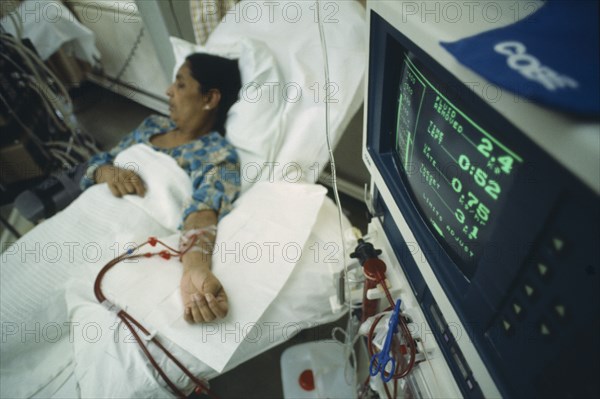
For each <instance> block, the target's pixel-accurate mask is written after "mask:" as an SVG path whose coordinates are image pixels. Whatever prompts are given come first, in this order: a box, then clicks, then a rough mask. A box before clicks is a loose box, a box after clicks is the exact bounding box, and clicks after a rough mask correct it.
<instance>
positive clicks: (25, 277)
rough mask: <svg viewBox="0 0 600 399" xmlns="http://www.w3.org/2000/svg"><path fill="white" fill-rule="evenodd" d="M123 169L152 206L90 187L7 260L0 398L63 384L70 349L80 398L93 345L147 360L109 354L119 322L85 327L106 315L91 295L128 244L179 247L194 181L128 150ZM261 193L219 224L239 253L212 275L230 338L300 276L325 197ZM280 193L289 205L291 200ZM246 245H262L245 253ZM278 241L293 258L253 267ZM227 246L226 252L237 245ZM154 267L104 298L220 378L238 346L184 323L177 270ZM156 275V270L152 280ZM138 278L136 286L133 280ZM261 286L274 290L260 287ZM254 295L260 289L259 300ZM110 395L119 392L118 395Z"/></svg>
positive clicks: (153, 157) (0, 275)
mask: <svg viewBox="0 0 600 399" xmlns="http://www.w3.org/2000/svg"><path fill="white" fill-rule="evenodd" d="M116 162H118V163H119V164H120V165H125V164H128V163H129V165H132V166H134V167H136V168H138V172H139V173H140V175H141V176H142V178H143V179H144V181H145V182H146V184H147V195H146V197H145V198H143V199H141V198H138V197H135V196H126V197H125V198H123V199H121V198H115V197H113V196H112V194H111V193H110V191H109V190H108V187H107V186H106V185H97V186H94V187H91V188H90V189H88V190H86V191H85V192H84V193H83V194H82V195H81V196H80V197H79V198H78V199H77V200H76V201H75V202H74V203H73V204H72V205H71V206H69V207H68V208H67V209H66V210H64V211H63V212H61V213H59V214H57V215H56V216H55V217H53V218H51V219H49V220H48V221H46V222H44V223H43V224H41V225H40V226H38V227H36V228H35V229H33V230H32V231H31V232H30V233H28V234H27V235H25V236H24V237H23V238H22V239H20V240H19V241H17V242H16V243H14V244H13V245H11V246H9V247H8V248H7V250H6V251H5V252H4V253H3V254H2V267H1V268H0V295H1V297H0V299H1V301H0V323H1V326H2V340H1V342H0V396H2V397H27V396H31V395H33V394H35V393H36V392H38V391H39V390H40V389H42V388H43V387H44V386H45V385H46V384H48V383H49V382H50V381H52V380H53V379H55V378H56V377H57V376H59V375H63V374H64V373H62V374H61V372H62V371H63V370H64V369H65V368H66V367H67V366H69V364H70V363H71V362H72V360H73V351H74V350H75V359H76V362H77V367H76V368H75V371H76V375H77V377H78V379H79V382H80V388H81V390H82V394H84V393H85V392H86V391H87V392H88V393H89V392H94V390H93V389H91V388H90V390H87V388H86V387H85V386H84V385H81V384H82V381H85V372H86V371H85V370H91V368H90V367H89V365H90V364H92V363H95V362H98V361H100V359H98V358H97V357H94V355H93V353H94V351H91V350H89V349H90V348H91V347H90V344H95V343H98V344H97V345H95V346H94V348H95V349H96V356H100V355H101V356H113V357H115V358H116V359H117V362H119V363H120V364H121V365H122V366H124V367H126V366H127V364H128V360H129V359H128V357H127V356H128V354H129V353H131V352H132V351H133V352H135V353H137V356H138V357H139V351H137V349H133V347H134V345H135V344H131V343H127V342H123V345H116V346H115V345H113V346H112V348H113V350H116V353H112V354H111V353H109V351H108V350H106V351H102V350H101V348H102V346H101V345H100V344H101V342H102V341H103V340H110V339H111V337H112V338H114V337H113V335H114V334H115V333H116V332H117V331H118V328H116V327H115V324H114V321H115V319H114V317H113V315H109V314H104V313H102V314H96V315H95V316H94V317H93V318H92V319H89V318H88V319H86V315H85V312H81V310H82V309H86V308H87V309H88V310H90V309H96V307H98V306H99V305H97V304H95V303H94V299H93V296H92V295H91V294H92V293H91V284H92V282H93V278H94V277H95V275H96V273H97V271H98V270H99V269H100V268H101V267H102V266H103V265H104V264H105V263H106V262H107V261H108V260H110V259H112V258H113V257H115V256H116V255H117V254H119V253H121V252H123V250H124V249H125V248H126V247H127V246H128V245H129V243H132V242H133V243H137V242H142V241H145V240H146V239H147V237H148V236H150V235H155V236H158V237H167V239H170V240H172V241H173V240H174V238H175V236H174V235H173V234H174V233H175V228H176V226H177V224H178V223H179V217H180V216H179V215H181V211H182V209H183V206H184V205H185V204H184V202H182V201H181V198H188V197H186V195H188V194H189V192H190V191H189V190H190V182H189V179H188V178H187V175H186V174H185V173H184V172H183V171H182V170H181V169H180V168H179V167H178V166H177V165H176V163H175V161H174V160H172V159H171V158H170V157H168V156H166V155H164V154H159V153H156V152H154V151H153V150H151V149H150V148H148V147H146V146H144V145H138V146H134V147H132V148H130V149H129V150H127V151H125V152H123V153H122V156H121V157H119V158H118V159H117V160H116ZM267 185H268V183H267ZM252 191H253V190H252ZM255 193H256V194H255V195H254V196H252V195H250V192H248V193H247V194H245V196H244V198H243V199H244V201H242V200H240V201H239V203H240V204H239V206H238V205H236V208H235V209H234V211H232V213H231V214H230V215H229V216H227V217H226V218H224V219H223V221H222V223H221V224H220V226H219V234H218V237H217V240H218V245H217V247H218V246H219V245H225V244H227V245H230V243H234V244H233V245H234V246H233V248H234V249H233V250H231V252H226V251H224V252H222V254H227V253H229V255H228V256H229V257H228V256H224V257H220V256H219V253H218V252H217V254H215V257H214V259H215V264H214V270H215V273H216V274H217V276H218V277H219V278H221V280H222V282H223V284H224V286H225V288H226V290H228V294H229V298H230V302H231V313H230V315H229V316H228V318H227V319H226V320H225V321H224V322H223V324H220V325H219V326H220V327H219V328H224V329H225V331H226V329H227V328H233V327H231V326H232V325H233V326H237V325H236V322H237V321H238V319H237V318H239V320H241V321H243V323H245V324H244V325H245V326H249V325H250V324H248V323H251V322H252V321H254V322H255V321H257V320H258V318H259V317H260V316H261V315H262V313H263V312H264V310H265V309H266V308H267V306H268V305H269V304H270V302H271V301H272V300H273V298H274V297H275V296H276V295H277V293H278V292H279V290H280V289H281V287H282V286H283V284H284V283H285V282H286V280H287V278H288V276H289V274H290V273H291V271H292V269H293V266H294V263H295V262H293V260H294V259H295V260H297V259H296V258H295V256H296V255H294V254H293V253H292V250H293V249H297V248H298V247H299V248H301V249H302V248H303V247H304V243H305V242H306V240H307V238H308V235H309V233H310V231H311V228H312V224H313V223H314V221H315V219H316V216H317V213H318V212H319V209H320V208H321V205H322V202H323V198H324V189H323V188H322V187H319V186H306V185H287V186H285V187H282V186H281V185H276V184H273V185H269V186H268V187H267V186H265V187H262V188H260V187H259V186H257V190H256V191H255ZM283 193H290V194H291V195H288V196H284V195H283ZM245 198H248V199H247V200H246V199H245ZM294 198H295V200H294ZM282 200H284V202H283V203H282ZM244 204H246V205H244ZM244 209H246V210H250V209H252V210H253V211H251V212H247V211H245V210H244ZM265 234H266V235H265ZM169 237H170V238H169ZM248 240H250V241H248ZM250 242H253V243H255V244H258V246H256V245H254V244H248V243H250ZM270 242H273V243H279V244H280V246H279V247H277V246H275V244H269V245H267V247H270V248H273V247H274V248H276V249H277V250H278V251H279V249H280V248H281V247H282V246H283V245H285V244H289V245H287V249H288V250H289V252H287V253H284V252H278V253H279V257H278V258H277V261H275V260H274V262H273V263H270V262H262V260H263V259H264V257H265V256H270V253H266V252H265V253H263V254H262V255H261V256H262V258H261V259H260V260H261V262H256V263H253V261H254V260H255V259H256V255H255V254H256V252H252V251H253V250H254V251H256V249H257V248H258V247H259V246H260V245H261V244H262V245H266V243H270ZM235 243H239V246H240V249H242V250H241V252H237V254H238V255H237V256H238V257H240V258H245V261H246V262H245V263H243V262H239V263H237V262H236V260H237V259H235V260H234V262H233V264H232V262H230V261H229V260H230V259H231V258H235V256H236V250H237V249H236V244H235ZM244 245H246V246H245V248H246V252H245V253H244V249H243V248H244ZM223 248H226V250H229V248H230V247H223ZM276 252H277V251H276ZM286 257H287V258H286ZM221 260H224V261H221ZM282 260H283V262H281V261H282ZM148 265H149V267H148V268H144V270H140V268H141V266H142V264H141V262H140V263H139V264H127V263H124V264H122V265H119V266H117V268H118V269H117V270H116V271H115V274H112V273H111V275H110V279H111V280H112V282H111V281H109V280H107V284H106V289H107V291H106V292H107V294H108V296H109V297H112V296H111V295H114V297H115V298H116V300H117V302H119V303H120V304H121V305H122V306H123V307H127V308H128V309H130V310H131V312H132V313H133V314H134V315H135V316H137V317H140V318H142V319H144V320H145V321H146V322H150V323H151V324H152V327H153V328H156V329H158V331H159V334H164V335H165V336H166V337H169V338H172V339H173V340H175V341H176V342H177V343H178V344H179V345H181V346H183V347H184V348H185V349H186V350H187V351H190V352H191V353H193V354H194V355H195V356H196V357H198V358H200V359H201V360H202V361H204V362H205V363H207V364H209V365H211V367H213V368H214V369H216V370H221V369H222V368H223V367H224V366H225V364H226V363H227V362H228V360H229V358H230V357H231V354H232V353H233V352H234V351H235V348H236V347H237V345H239V343H240V342H241V340H240V339H233V340H228V339H225V340H223V339H222V333H219V334H215V333H214V328H215V326H216V325H215V324H213V325H210V326H204V327H198V326H189V325H187V324H185V323H184V322H182V321H181V314H182V306H181V304H180V303H179V302H178V301H179V299H178V298H179V296H178V295H179V294H178V292H177V288H178V282H179V278H180V269H179V265H178V264H177V263H176V262H162V263H160V262H154V261H151V262H148ZM228 265H229V266H231V268H228V267H227V266H228ZM251 267H252V268H255V269H251ZM150 269H152V270H153V272H149V270H150ZM134 270H137V272H136V271H134ZM154 272H156V273H157V274H153V273H154ZM136 273H137V274H136ZM119 276H121V277H122V279H120V278H119ZM141 276H144V277H147V280H145V281H144V282H142V281H141ZM257 276H259V277H260V281H262V282H261V283H260V284H258V285H255V284H254V283H253V281H259V280H256V277H257ZM252 277H254V280H253V279H252ZM130 278H131V279H132V280H133V281H129V280H128V279H130ZM230 281H231V284H230ZM265 282H266V285H264V284H263V283H265ZM129 283H131V284H129ZM163 283H164V284H163ZM229 284H230V285H229ZM68 287H70V289H68ZM149 287H151V288H149ZM257 287H258V288H260V290H256V288H257ZM122 288H126V289H127V291H124V290H123V289H122ZM244 288H245V289H244ZM253 288H254V289H253ZM142 291H143V292H142ZM65 293H67V294H65ZM142 294H143V295H144V296H142ZM67 300H68V301H69V304H68V305H69V306H67ZM130 302H131V303H130ZM245 305H248V306H247V307H244V306H245ZM69 311H70V313H69ZM107 312H108V311H107ZM91 313H93V312H91ZM91 313H89V314H91ZM107 323H108V324H107ZM240 325H241V324H240ZM228 326H229V327H228ZM207 329H208V330H207ZM202 331H203V332H202ZM232 331H233V330H232ZM249 331H250V330H249V329H248V331H246V332H249ZM197 334H203V335H200V340H201V341H202V340H205V341H206V342H205V345H203V346H202V350H199V349H198V348H197V347H196V346H195V345H191V344H190V343H189V342H193V341H189V342H188V343H187V344H186V339H189V337H190V336H191V337H192V338H193V337H194V336H195V335H196V336H197ZM234 334H235V333H234ZM186 337H187V338H186ZM202 337H204V338H202ZM234 338H235V336H234ZM113 341H114V340H113ZM180 341H181V342H180ZM223 341H225V342H223ZM236 341H238V342H236ZM119 343H121V342H120V341H119ZM125 344H127V345H125ZM169 345H170V346H174V345H173V344H169ZM125 347H126V348H125ZM114 348H117V349H114ZM98 350H100V354H98ZM121 356H122V357H121ZM86 366H87V368H86ZM129 371H130V372H131V374H130V375H127V376H125V375H121V379H126V380H127V381H124V383H129V384H133V385H135V384H136V383H139V384H145V383H148V381H152V382H153V385H154V386H156V385H157V383H156V381H155V375H154V374H153V373H152V372H151V371H148V369H145V370H140V371H139V372H138V370H136V369H135V368H133V369H130V370H129ZM109 375H110V371H107V373H106V374H105V375H103V376H102V380H104V381H105V382H107V381H110V380H111V379H110V378H109V379H105V378H106V377H107V376H109ZM115 377H118V375H116V376H115ZM54 382H55V383H56V381H54ZM105 382H104V383H102V382H101V381H98V380H94V379H91V380H89V381H88V383H89V384H95V385H99V384H104V385H106V383H105ZM180 382H181V381H180ZM161 384H162V382H161V383H160V384H159V385H161ZM114 388H115V390H117V391H118V389H117V386H115V387H114ZM95 392H97V391H95ZM155 392H156V391H155ZM155 394H156V393H155ZM163 394H164V393H163Z"/></svg>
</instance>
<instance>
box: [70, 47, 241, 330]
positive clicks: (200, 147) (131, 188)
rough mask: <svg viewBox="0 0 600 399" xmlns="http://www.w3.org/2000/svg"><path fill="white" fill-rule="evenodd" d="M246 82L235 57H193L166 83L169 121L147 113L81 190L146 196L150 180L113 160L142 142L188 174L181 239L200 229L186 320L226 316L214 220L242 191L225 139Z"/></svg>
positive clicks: (188, 270)
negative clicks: (215, 259) (215, 266)
mask: <svg viewBox="0 0 600 399" xmlns="http://www.w3.org/2000/svg"><path fill="white" fill-rule="evenodd" d="M240 87H241V82H240V74H239V70H238V67H237V61H232V60H228V59H225V58H221V57H217V56H214V55H209V54H199V53H197V54H192V55H190V56H188V57H187V58H186V62H185V63H184V64H183V65H182V66H181V68H179V70H178V72H177V75H176V80H175V82H174V83H173V84H172V85H171V86H170V87H169V88H168V90H167V95H168V96H169V111H170V118H166V117H162V116H157V115H154V116H150V117H148V118H147V119H146V120H145V121H144V122H143V123H142V124H141V125H140V126H139V127H138V128H137V129H136V130H134V131H133V132H131V133H130V134H129V135H127V136H126V137H125V138H124V139H123V140H121V142H120V143H119V144H118V145H117V146H116V147H115V148H113V149H112V150H110V151H108V152H104V153H100V154H96V155H95V156H93V157H92V158H91V159H90V161H89V164H90V166H89V168H88V170H87V173H86V176H84V178H83V179H82V181H81V185H82V188H83V189H86V188H88V187H90V186H92V185H94V184H101V183H106V184H108V187H109V188H110V191H111V192H112V193H113V195H115V196H116V197H121V196H123V195H130V194H132V195H139V196H144V194H145V190H146V188H145V185H144V182H143V181H142V179H141V177H140V176H139V175H138V174H137V173H136V172H135V171H134V170H132V169H131V168H124V167H121V166H119V165H114V164H113V161H114V159H115V157H116V156H117V154H118V153H120V152H121V151H122V150H124V149H126V148H128V147H130V146H131V145H133V144H137V143H145V144H148V145H150V146H152V148H154V149H155V150H157V151H160V152H163V153H165V154H167V155H170V156H171V157H173V158H174V159H175V161H176V162H177V164H178V165H179V166H180V167H181V168H182V169H183V170H184V171H185V172H186V173H187V174H188V175H189V176H190V178H191V181H192V184H193V190H192V192H193V194H192V198H191V199H190V201H189V206H187V207H186V209H185V211H184V212H183V215H182V242H186V241H187V240H188V239H189V238H190V237H191V236H194V235H198V234H202V235H201V237H202V239H201V240H197V241H196V243H195V246H194V247H193V248H192V249H191V250H189V251H187V252H186V253H185V255H184V256H183V258H182V262H183V266H184V273H183V277H182V279H181V296H182V300H183V304H184V318H185V320H187V321H188V322H204V321H212V320H214V319H217V318H222V317H225V315H226V314H227V310H228V302H227V294H226V293H225V291H224V289H223V286H222V285H221V283H220V282H219V280H218V279H217V278H216V277H215V276H214V274H213V273H212V272H211V269H210V260H211V259H210V255H209V253H210V248H212V246H213V244H214V238H215V230H214V226H216V224H217V220H218V219H220V218H222V217H223V216H225V215H226V214H227V213H228V212H229V211H230V210H231V204H232V202H233V201H234V200H235V199H236V198H237V196H238V194H239V191H240V173H239V169H240V164H239V159H238V156H237V153H236V151H235V149H234V148H233V146H232V145H231V144H230V143H229V142H228V141H227V140H226V139H225V138H224V137H223V134H224V133H225V132H224V130H225V129H224V126H225V119H226V117H227V111H228V110H229V108H230V107H231V106H232V105H233V103H235V102H236V101H237V95H238V91H239V89H240Z"/></svg>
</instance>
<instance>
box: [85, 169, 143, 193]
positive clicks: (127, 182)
mask: <svg viewBox="0 0 600 399" xmlns="http://www.w3.org/2000/svg"><path fill="white" fill-rule="evenodd" d="M94 179H95V180H96V183H107V184H108V188H109V189H110V191H111V192H112V193H113V195H114V196H115V197H122V196H124V195H127V194H137V195H139V196H140V197H143V196H144V195H145V194H146V188H145V187H144V181H143V180H142V178H141V177H140V176H139V175H138V174H137V173H135V172H134V171H132V170H129V169H123V168H119V167H116V166H113V165H103V166H100V167H99V168H98V169H97V170H96V173H95V174H94Z"/></svg>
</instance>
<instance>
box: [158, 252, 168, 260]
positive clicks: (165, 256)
mask: <svg viewBox="0 0 600 399" xmlns="http://www.w3.org/2000/svg"><path fill="white" fill-rule="evenodd" d="M158 254H159V255H160V257H161V258H163V259H166V260H169V259H171V253H170V252H169V251H166V250H165V251H160V252H159V253H158Z"/></svg>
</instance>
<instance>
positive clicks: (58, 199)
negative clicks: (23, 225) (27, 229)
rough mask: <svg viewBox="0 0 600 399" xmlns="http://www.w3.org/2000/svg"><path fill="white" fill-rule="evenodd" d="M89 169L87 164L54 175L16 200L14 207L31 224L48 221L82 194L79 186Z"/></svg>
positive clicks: (24, 192)
mask: <svg viewBox="0 0 600 399" xmlns="http://www.w3.org/2000/svg"><path fill="white" fill-rule="evenodd" d="M86 169H87V162H84V163H81V164H79V165H76V166H74V167H72V168H70V169H69V170H67V171H65V172H62V173H58V174H54V175H52V176H50V177H48V178H47V179H46V180H44V181H42V182H41V183H40V184H38V185H36V186H34V187H33V188H31V189H28V190H25V191H23V192H22V193H21V194H19V195H18V196H17V197H16V198H15V203H14V206H15V208H16V209H17V210H18V211H19V213H20V214H21V215H22V216H23V217H25V218H26V219H27V220H29V221H30V222H33V223H35V222H38V221H39V220H40V219H47V218H49V217H50V216H53V215H54V214H55V213H56V212H59V211H61V210H63V209H64V208H65V207H66V206H67V205H69V204H70V203H71V202H72V201H74V200H75V198H77V197H78V196H79V194H81V192H82V190H81V188H80V186H79V182H80V181H81V178H82V177H83V175H84V174H85V172H86Z"/></svg>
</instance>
